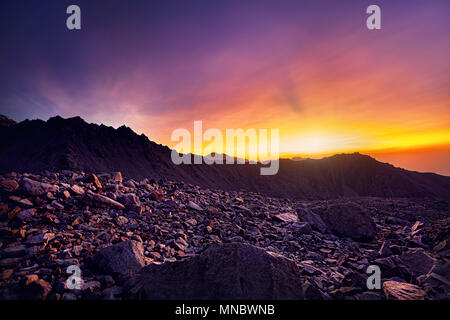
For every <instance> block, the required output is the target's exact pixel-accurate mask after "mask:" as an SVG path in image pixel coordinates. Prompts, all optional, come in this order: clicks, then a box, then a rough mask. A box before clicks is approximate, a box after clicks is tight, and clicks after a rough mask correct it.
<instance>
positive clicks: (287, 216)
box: [273, 213, 298, 222]
mask: <svg viewBox="0 0 450 320" xmlns="http://www.w3.org/2000/svg"><path fill="white" fill-rule="evenodd" d="M273 219H274V220H278V221H281V222H297V221H298V217H297V216H296V215H294V214H292V213H279V214H276V215H275V216H274V217H273Z"/></svg>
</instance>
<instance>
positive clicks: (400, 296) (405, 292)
mask: <svg viewBox="0 0 450 320" xmlns="http://www.w3.org/2000/svg"><path fill="white" fill-rule="evenodd" d="M383 291H384V294H385V296H386V299H387V300H424V298H425V295H426V293H425V291H423V290H422V289H421V288H420V287H419V286H416V285H414V284H410V283H404V282H398V281H385V282H384V283H383Z"/></svg>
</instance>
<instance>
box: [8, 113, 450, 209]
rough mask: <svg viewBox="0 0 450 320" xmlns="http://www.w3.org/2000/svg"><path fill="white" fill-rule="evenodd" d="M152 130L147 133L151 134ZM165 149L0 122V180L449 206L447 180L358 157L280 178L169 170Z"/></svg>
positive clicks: (285, 166) (102, 129) (82, 127)
mask: <svg viewBox="0 0 450 320" xmlns="http://www.w3.org/2000/svg"><path fill="white" fill-rule="evenodd" d="M150 129H151V128H150ZM170 155H171V150H170V149H169V148H168V147H165V146H162V145H159V144H157V143H155V142H153V141H150V140H149V139H148V138H147V137H146V136H145V135H138V134H136V133H135V132H133V130H131V129H130V128H128V127H126V126H121V127H119V128H118V129H114V128H112V127H107V126H105V125H97V124H92V123H91V124H89V123H86V122H85V121H84V120H83V119H81V118H80V117H74V118H69V119H63V118H61V117H58V116H56V117H53V118H50V119H49V120H48V121H42V120H31V121H30V120H25V121H22V122H19V123H15V122H14V121H12V120H8V119H7V118H6V117H0V174H1V173H8V172H11V171H15V172H22V173H24V172H32V173H41V172H42V171H43V170H50V171H59V170H78V171H85V172H114V171H120V172H122V174H124V176H127V177H130V178H134V179H138V180H141V179H145V178H153V179H161V178H165V179H170V180H173V181H184V182H186V183H191V184H195V185H199V186H202V187H203V188H209V189H221V190H228V191H251V192H257V193H261V194H264V195H268V196H272V197H286V198H291V199H310V200H311V199H313V200H314V199H336V198H339V197H357V196H362V197H366V196H371V197H391V198H392V197H401V198H404V197H407V198H418V197H432V198H441V199H446V200H450V177H446V176H440V175H437V174H433V173H418V172H412V171H408V170H404V169H400V168H396V167H394V166H392V165H390V164H387V163H381V162H379V161H377V160H375V159H373V158H371V157H370V156H367V155H362V154H358V153H354V154H339V155H334V156H332V157H328V158H324V159H306V160H302V161H293V160H290V159H281V160H280V167H279V171H278V173H277V174H276V175H273V176H261V175H260V168H259V165H255V164H239V165H207V164H198V165H184V164H183V165H175V164H173V163H172V161H171V156H170Z"/></svg>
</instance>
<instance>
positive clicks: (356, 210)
mask: <svg viewBox="0 0 450 320" xmlns="http://www.w3.org/2000/svg"><path fill="white" fill-rule="evenodd" d="M321 216H322V219H323V221H324V222H325V224H326V225H327V226H328V228H329V229H330V230H332V231H333V232H334V233H336V234H338V235H341V236H346V237H349V238H352V239H353V240H357V241H371V240H372V239H373V238H374V237H375V235H376V233H377V227H376V224H375V222H374V221H373V219H372V218H371V217H370V216H369V214H368V212H367V211H366V210H364V208H362V207H361V206H359V205H357V204H355V203H346V204H334V205H331V206H329V207H328V208H327V209H325V210H324V211H323V212H322V215H321Z"/></svg>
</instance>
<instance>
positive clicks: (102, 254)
mask: <svg viewBox="0 0 450 320" xmlns="http://www.w3.org/2000/svg"><path fill="white" fill-rule="evenodd" d="M92 261H93V263H94V264H95V265H96V267H97V268H98V269H99V270H100V271H102V272H103V273H106V274H112V273H119V274H122V275H128V274H132V273H135V272H137V271H139V270H140V269H141V268H142V267H143V266H144V265H145V257H144V248H143V246H142V243H141V242H138V241H135V240H128V241H125V242H120V243H117V244H114V245H111V246H109V247H106V248H103V249H101V250H100V251H99V252H97V253H96V254H95V255H94V256H93V258H92Z"/></svg>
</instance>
